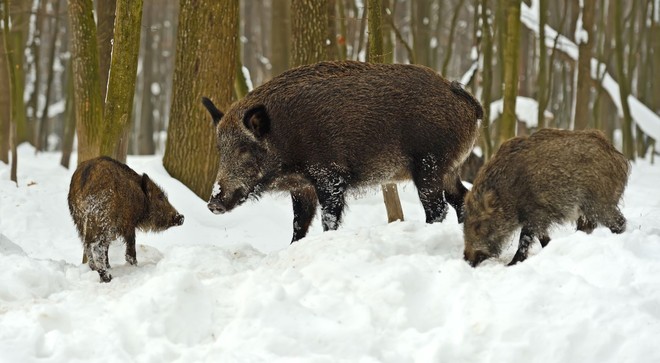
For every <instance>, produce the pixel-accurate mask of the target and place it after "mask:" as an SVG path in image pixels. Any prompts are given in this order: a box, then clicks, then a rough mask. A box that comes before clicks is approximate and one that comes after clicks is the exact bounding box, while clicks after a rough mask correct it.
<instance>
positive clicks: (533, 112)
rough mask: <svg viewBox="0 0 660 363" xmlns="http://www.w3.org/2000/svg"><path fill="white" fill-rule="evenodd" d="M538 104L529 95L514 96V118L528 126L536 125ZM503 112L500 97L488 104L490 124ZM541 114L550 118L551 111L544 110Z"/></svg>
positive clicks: (502, 103)
mask: <svg viewBox="0 0 660 363" xmlns="http://www.w3.org/2000/svg"><path fill="white" fill-rule="evenodd" d="M538 109H539V104H538V102H536V100H535V99H533V98H529V97H523V96H518V97H517V98H516V118H517V119H518V120H519V121H522V122H524V123H525V124H527V127H528V128H532V127H537V126H538V117H537V113H538ZM503 112H504V101H503V100H502V99H501V98H500V99H499V100H496V101H493V102H492V103H491V104H490V122H491V124H492V123H493V122H495V121H497V120H498V119H499V118H500V116H501V115H502V113H503ZM543 115H544V116H545V117H546V118H552V117H553V114H552V112H550V111H548V110H545V111H544V112H543Z"/></svg>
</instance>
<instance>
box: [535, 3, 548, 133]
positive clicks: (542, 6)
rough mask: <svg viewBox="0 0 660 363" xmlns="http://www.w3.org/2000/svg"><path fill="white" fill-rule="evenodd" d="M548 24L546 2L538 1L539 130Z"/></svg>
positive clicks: (545, 81) (542, 122)
mask: <svg viewBox="0 0 660 363" xmlns="http://www.w3.org/2000/svg"><path fill="white" fill-rule="evenodd" d="M547 23H548V0H539V46H538V57H539V72H538V78H537V82H536V84H537V86H538V87H537V91H536V101H537V103H538V108H537V114H536V122H537V125H538V127H539V128H542V127H546V126H547V125H546V124H545V116H544V114H545V108H546V106H547V103H546V101H545V100H546V95H547V94H548V62H547V60H548V57H547V48H546V46H545V37H546V35H545V25H546V24H547Z"/></svg>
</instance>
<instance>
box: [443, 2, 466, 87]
mask: <svg viewBox="0 0 660 363" xmlns="http://www.w3.org/2000/svg"><path fill="white" fill-rule="evenodd" d="M464 3H465V0H459V1H458V5H456V9H455V10H454V15H453V16H452V18H451V25H450V28H449V38H447V45H446V47H445V48H446V51H445V59H444V60H443V61H442V74H443V75H446V74H447V70H448V68H449V61H450V60H451V58H452V50H453V47H454V35H455V34H456V24H457V23H458V16H459V15H460V13H461V9H462V8H463V4H464Z"/></svg>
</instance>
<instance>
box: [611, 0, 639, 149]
mask: <svg viewBox="0 0 660 363" xmlns="http://www.w3.org/2000/svg"><path fill="white" fill-rule="evenodd" d="M623 11H624V7H623V0H615V11H614V28H615V29H614V42H615V47H614V52H615V57H616V69H617V76H618V81H619V95H620V97H621V108H622V109H623V120H622V122H621V132H622V134H623V155H625V156H626V157H627V158H628V159H629V160H634V158H635V143H634V140H633V136H632V116H631V114H630V106H629V105H628V96H629V95H630V83H629V80H628V75H626V67H625V64H624V48H625V46H626V45H625V44H624V43H623V31H624V24H623Z"/></svg>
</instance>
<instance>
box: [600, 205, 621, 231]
mask: <svg viewBox="0 0 660 363" xmlns="http://www.w3.org/2000/svg"><path fill="white" fill-rule="evenodd" d="M600 222H601V223H602V224H603V225H605V226H606V227H607V228H609V229H610V231H612V233H616V234H620V233H623V232H624V231H625V230H626V217H624V216H623V214H621V211H620V210H619V207H617V206H614V207H613V208H611V210H609V211H603V213H601V221H600Z"/></svg>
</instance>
